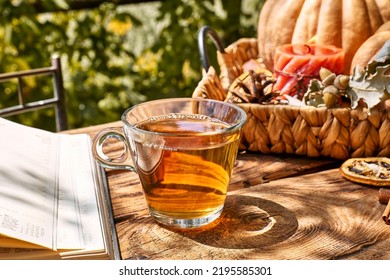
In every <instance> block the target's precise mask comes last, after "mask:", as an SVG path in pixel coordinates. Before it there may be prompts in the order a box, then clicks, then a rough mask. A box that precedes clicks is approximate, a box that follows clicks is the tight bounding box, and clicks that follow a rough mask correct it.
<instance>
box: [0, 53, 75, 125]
mask: <svg viewBox="0 0 390 280" xmlns="http://www.w3.org/2000/svg"><path fill="white" fill-rule="evenodd" d="M48 75H51V76H52V78H53V89H54V94H53V97H52V98H48V99H43V100H39V101H34V102H29V103H25V101H24V98H23V94H22V90H23V82H22V79H23V78H25V77H28V76H48ZM15 78H17V79H18V99H19V104H18V105H15V106H11V107H7V108H2V109H0V116H1V117H8V116H13V115H18V114H22V113H25V112H29V111H34V110H37V109H44V108H48V107H55V114H56V128H57V131H61V130H66V129H68V119H67V114H66V104H65V90H64V85H63V77H62V69H61V61H60V57H59V56H58V55H55V56H53V57H52V60H51V66H50V67H43V68H36V69H31V70H25V71H17V72H10V73H4V74H0V83H1V82H5V81H9V80H12V79H15Z"/></svg>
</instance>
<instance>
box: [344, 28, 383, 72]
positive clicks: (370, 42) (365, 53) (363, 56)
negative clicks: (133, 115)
mask: <svg viewBox="0 0 390 280" xmlns="http://www.w3.org/2000/svg"><path fill="white" fill-rule="evenodd" d="M387 40H390V21H388V22H386V23H384V24H383V25H382V26H381V27H380V28H379V29H378V30H377V31H376V32H375V33H374V35H372V36H371V37H369V38H368V39H367V40H366V41H365V42H364V43H363V44H362V45H361V46H360V48H359V49H358V50H357V52H356V53H355V55H354V57H353V59H352V63H351V69H353V68H355V66H356V67H358V68H359V69H360V70H361V69H362V67H364V66H366V65H367V64H368V63H369V62H370V61H372V60H373V59H374V57H375V56H376V54H377V53H378V51H379V50H380V49H381V48H382V47H383V45H384V44H385V42H386V41H387Z"/></svg>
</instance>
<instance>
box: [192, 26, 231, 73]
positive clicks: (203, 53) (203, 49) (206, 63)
mask: <svg viewBox="0 0 390 280" xmlns="http://www.w3.org/2000/svg"><path fill="white" fill-rule="evenodd" d="M207 36H209V37H210V38H211V40H212V41H213V43H214V45H215V46H216V47H217V50H218V51H220V52H221V53H224V52H225V47H224V46H223V43H222V40H221V38H220V37H219V36H218V34H217V32H215V30H214V29H212V28H211V27H209V26H203V27H202V28H201V29H200V30H199V33H198V48H199V54H200V59H201V63H202V66H203V68H204V69H205V70H206V71H208V70H209V68H210V60H209V56H208V53H207V46H206V37H207Z"/></svg>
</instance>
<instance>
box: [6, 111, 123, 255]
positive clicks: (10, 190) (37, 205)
mask: <svg viewBox="0 0 390 280" xmlns="http://www.w3.org/2000/svg"><path fill="white" fill-rule="evenodd" d="M90 143H91V140H90V137H89V136H88V135H87V134H78V135H67V134H57V133H52V132H48V131H44V130H40V129H36V128H31V127H27V126H24V125H20V124H17V123H14V122H11V121H8V120H5V119H3V118H0V259H118V258H120V255H119V250H118V243H117V239H116V233H115V226H114V223H113V217H112V209H111V203H110V198H109V191H108V186H107V180H106V178H105V177H104V172H102V170H101V169H100V167H98V166H97V164H96V163H95V160H94V159H93V157H92V154H91V147H90Z"/></svg>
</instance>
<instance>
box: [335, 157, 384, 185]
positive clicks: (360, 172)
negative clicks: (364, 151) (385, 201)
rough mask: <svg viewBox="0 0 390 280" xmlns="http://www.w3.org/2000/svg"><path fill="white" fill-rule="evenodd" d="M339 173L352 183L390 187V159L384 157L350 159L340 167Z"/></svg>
mask: <svg viewBox="0 0 390 280" xmlns="http://www.w3.org/2000/svg"><path fill="white" fill-rule="evenodd" d="M340 173H341V175H342V176H343V177H345V178H347V179H349V180H351V181H353V182H357V183H362V184H367V185H373V186H381V187H386V186H389V187H390V159H389V158H386V157H367V158H350V159H348V160H346V161H345V162H344V163H343V164H342V165H341V167H340Z"/></svg>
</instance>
